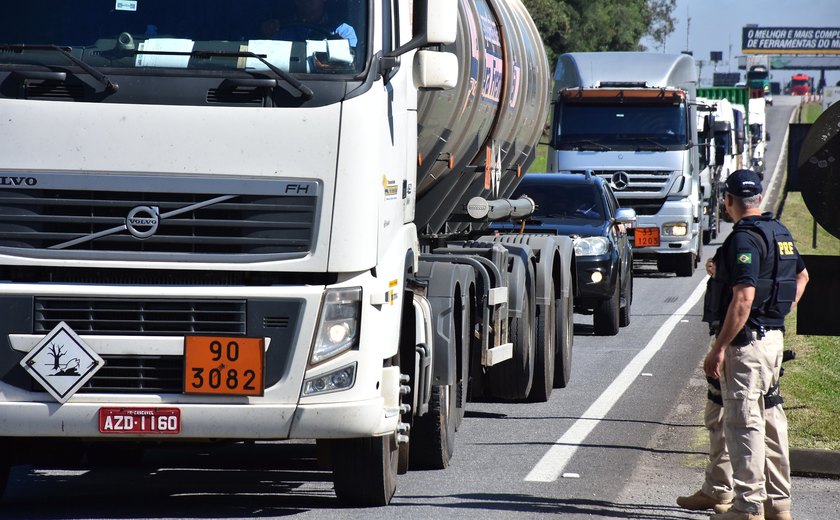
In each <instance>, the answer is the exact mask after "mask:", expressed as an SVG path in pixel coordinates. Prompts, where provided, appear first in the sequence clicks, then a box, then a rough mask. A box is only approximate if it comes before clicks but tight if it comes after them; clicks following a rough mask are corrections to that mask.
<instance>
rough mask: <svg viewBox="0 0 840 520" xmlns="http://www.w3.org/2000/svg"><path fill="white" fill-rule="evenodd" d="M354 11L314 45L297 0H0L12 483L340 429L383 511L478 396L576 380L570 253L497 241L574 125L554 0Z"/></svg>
mask: <svg viewBox="0 0 840 520" xmlns="http://www.w3.org/2000/svg"><path fill="white" fill-rule="evenodd" d="M327 8H328V9H331V10H332V11H329V12H328V13H327V14H326V15H325V16H324V17H322V20H332V21H333V25H336V27H335V28H332V27H331V26H330V27H325V26H315V25H311V24H309V25H306V26H304V27H298V28H294V29H295V31H297V34H298V36H291V34H294V31H290V32H288V33H284V32H283V28H282V26H283V24H284V23H286V22H284V21H283V20H282V17H283V15H284V13H288V12H289V10H290V9H291V7H290V5H286V4H281V3H280V2H277V1H276V0H237V1H233V0H139V1H118V2H116V4H115V3H114V1H113V0H90V1H84V2H56V1H54V0H30V1H28V2H26V3H4V4H3V6H2V7H0V113H2V114H3V117H2V120H0V133H2V135H3V136H4V137H3V139H2V140H0V281H2V283H0V308H2V309H3V312H2V314H1V315H0V343H2V346H3V348H2V349H0V490H1V489H2V488H3V487H4V485H5V481H6V478H7V475H8V472H9V468H10V467H11V466H12V465H14V464H18V463H27V462H35V463H38V462H39V461H46V462H49V463H51V464H55V463H56V462H57V461H58V460H59V458H61V460H68V459H73V460H78V459H81V460H87V461H88V462H89V463H95V462H96V461H102V460H109V461H111V462H114V461H117V462H124V463H131V462H132V461H134V460H136V457H137V456H138V454H141V453H142V450H143V448H145V447H147V446H157V445H160V444H166V445H169V444H177V443H184V442H206V441H228V442H230V441H272V440H278V439H315V440H317V444H318V453H319V458H321V459H322V462H324V463H325V464H328V465H329V466H330V467H331V468H332V471H333V478H334V484H335V492H336V494H337V496H338V498H339V499H340V500H342V501H344V502H346V503H350V504H358V505H384V504H387V503H388V502H389V501H390V500H391V497H392V496H393V494H394V491H395V488H396V479H397V475H398V474H399V473H402V472H404V471H406V470H407V469H408V468H409V467H424V468H443V467H446V466H447V465H448V464H449V460H450V457H451V455H452V452H453V449H454V435H455V431H456V429H457V428H458V427H459V424H460V421H461V419H462V417H463V415H464V410H465V406H466V401H467V400H468V398H470V397H474V396H478V395H483V396H485V397H491V398H501V399H506V400H531V401H545V400H547V399H548V398H549V396H550V394H551V392H552V388H557V387H563V386H565V385H566V383H567V382H568V381H569V377H570V373H571V372H570V367H571V364H570V363H571V348H572V342H573V331H572V326H573V324H572V308H573V288H572V280H573V277H572V270H573V269H574V256H573V255H574V249H573V246H572V243H571V240H570V239H569V238H568V237H563V236H547V235H529V234H517V235H509V236H507V235H498V234H490V233H488V232H487V231H486V230H485V228H486V226H487V225H488V223H489V221H490V220H492V219H502V218H523V217H525V216H527V215H528V214H529V213H530V212H531V211H533V202H531V201H530V200H528V199H521V200H508V199H506V198H505V197H506V196H508V195H509V194H510V193H511V192H512V191H513V189H514V188H515V187H516V185H517V184H518V181H519V178H520V175H521V174H522V173H524V172H525V170H526V169H527V167H528V165H529V164H530V162H531V161H532V160H533V157H534V150H535V146H536V144H537V142H538V140H539V137H540V135H541V133H542V130H543V125H544V121H545V119H546V116H547V112H548V103H549V80H550V77H549V72H548V64H547V60H546V56H545V53H544V49H543V45H542V42H541V39H540V37H539V34H538V33H537V31H536V28H535V26H534V24H533V22H532V20H531V18H530V16H529V14H528V12H527V11H526V9H525V8H524V6H523V5H522V4H521V3H520V2H519V0H415V1H414V2H413V4H412V2H410V1H409V0H392V1H391V0H388V1H385V2H372V1H370V0H336V1H335V2H334V3H330V4H327ZM274 19H279V22H280V23H279V25H280V26H281V27H280V32H277V33H273V32H272V33H268V32H267V29H266V28H267V27H271V26H273V25H275V24H273V23H266V20H274ZM288 23H289V24H290V25H292V24H293V23H294V22H293V21H290V22H288ZM338 24H341V25H338ZM348 27H349V28H350V30H348ZM301 31H302V32H301ZM300 34H303V36H300ZM671 94H672V93H669V95H671ZM673 95H675V96H676V98H675V99H678V100H679V101H678V104H680V106H681V104H682V102H683V99H684V94H680V93H679V92H676V91H675V92H673ZM674 115H675V117H681V116H680V115H679V114H674ZM641 144H645V143H641ZM685 144H686V143H683V142H680V144H679V146H684V145H685ZM667 146H669V147H670V146H671V145H667ZM673 146H677V145H673ZM688 189H689V188H686V190H688ZM409 448H410V449H409ZM83 456H86V458H82V457H83Z"/></svg>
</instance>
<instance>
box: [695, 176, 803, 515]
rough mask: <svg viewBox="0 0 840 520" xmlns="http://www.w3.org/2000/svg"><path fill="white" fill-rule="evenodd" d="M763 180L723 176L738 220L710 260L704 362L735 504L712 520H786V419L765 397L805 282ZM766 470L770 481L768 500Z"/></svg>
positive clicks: (730, 206) (773, 381)
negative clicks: (713, 386) (714, 293)
mask: <svg viewBox="0 0 840 520" xmlns="http://www.w3.org/2000/svg"><path fill="white" fill-rule="evenodd" d="M760 203H761V179H760V178H759V176H758V175H757V174H756V173H755V172H753V171H751V170H737V171H735V172H733V173H732V174H730V175H729V177H728V179H727V181H726V188H725V193H724V207H725V209H726V212H727V214H728V215H729V216H730V217H731V218H732V220H733V221H735V222H736V224H735V226H734V228H733V231H732V233H730V234H729V236H728V237H727V238H726V240H725V241H724V243H723V245H722V246H721V250H720V251H719V254H718V255H716V262H715V271H716V273H715V279H716V280H720V282H721V283H722V284H723V287H724V290H723V291H721V295H720V299H719V315H720V316H722V320H721V322H720V327H719V329H718V330H717V331H716V333H717V334H716V337H715V340H714V342H713V343H712V346H711V348H710V350H709V353H708V354H707V355H706V358H705V360H704V362H703V369H704V371H705V373H706V376H707V377H710V378H717V379H720V385H721V394H722V397H723V403H724V406H723V417H724V419H723V425H724V429H723V431H724V437H725V441H726V448H727V451H728V452H729V456H730V461H731V465H732V479H733V492H734V498H733V500H732V503H731V507H730V504H721V505H719V506H716V508H715V510H716V511H719V513H717V514H714V515H712V517H711V518H712V519H714V520H741V519H743V520H760V519H763V518H765V507H764V503H765V501H767V503H768V507H767V511H766V513H767V517H768V518H776V519H790V518H792V517H791V515H790V505H791V501H790V465H789V459H788V444H787V418H786V417H785V415H784V411H783V410H782V407H781V406H774V407H772V408H773V410H772V412H773V413H766V412H767V410H766V407H765V399H764V396H765V394H768V393H770V391H771V388H772V387H774V386H776V385H778V382H779V375H780V369H781V365H782V357H783V350H784V344H783V329H784V318H785V315H787V314H788V312H790V309H791V307H792V306H793V305H794V304H795V303H796V302H797V301H798V300H799V298H800V297H801V295H802V292H803V291H804V290H805V285H806V284H807V283H808V271H807V270H806V269H805V266H804V264H803V263H802V262H801V259H800V258H799V253H798V251H797V250H796V248H795V247H794V245H793V239H792V237H791V235H790V232H789V231H788V230H787V228H785V227H784V226H783V225H782V224H781V223H780V222H778V221H777V220H775V219H773V218H772V215H770V214H769V213H765V214H762V213H761V210H760V209H759V207H760ZM765 471H766V472H767V475H771V477H772V481H773V496H768V492H767V486H766V482H767V480H766V478H765Z"/></svg>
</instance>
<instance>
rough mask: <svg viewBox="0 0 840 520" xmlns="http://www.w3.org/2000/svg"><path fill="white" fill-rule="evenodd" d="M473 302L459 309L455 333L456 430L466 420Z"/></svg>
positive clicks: (462, 305) (454, 396)
mask: <svg viewBox="0 0 840 520" xmlns="http://www.w3.org/2000/svg"><path fill="white" fill-rule="evenodd" d="M471 303H472V302H469V301H468V302H467V303H466V305H464V304H463V302H462V303H461V307H462V308H463V310H461V309H457V310H458V311H459V312H458V314H457V316H458V319H457V320H456V322H455V329H456V330H455V334H457V335H458V346H457V349H456V351H455V355H456V356H457V360H458V373H457V375H456V376H455V378H456V381H455V388H454V390H455V394H454V395H453V398H454V400H455V431H458V430H460V429H461V421H463V420H464V413H465V412H466V409H467V390H468V385H469V381H470V358H469V355H470V344H471V342H472V338H473V334H472V332H473V331H472V307H471Z"/></svg>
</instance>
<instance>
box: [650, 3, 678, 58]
mask: <svg viewBox="0 0 840 520" xmlns="http://www.w3.org/2000/svg"><path fill="white" fill-rule="evenodd" d="M676 6H677V0H648V2H647V4H646V6H645V7H646V11H645V23H646V25H647V34H646V36H650V37H651V39H652V40H653V41H655V42H656V43H657V44H658V45H657V47H659V48H660V49H661V48H664V47H665V42H666V41H667V40H668V36H669V35H670V34H671V33H672V32H674V22H675V21H676V20H675V18H674V17H673V16H671V14H672V13H673V12H674V9H675V8H676Z"/></svg>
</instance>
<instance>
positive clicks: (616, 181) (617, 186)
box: [610, 172, 630, 191]
mask: <svg viewBox="0 0 840 520" xmlns="http://www.w3.org/2000/svg"><path fill="white" fill-rule="evenodd" d="M629 184H630V177H629V176H628V175H627V172H615V173H614V174H613V176H612V180H611V181H610V185H611V186H612V187H613V189H614V190H616V191H621V190H623V189H625V188H626V187H627V186H628V185H629Z"/></svg>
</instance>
